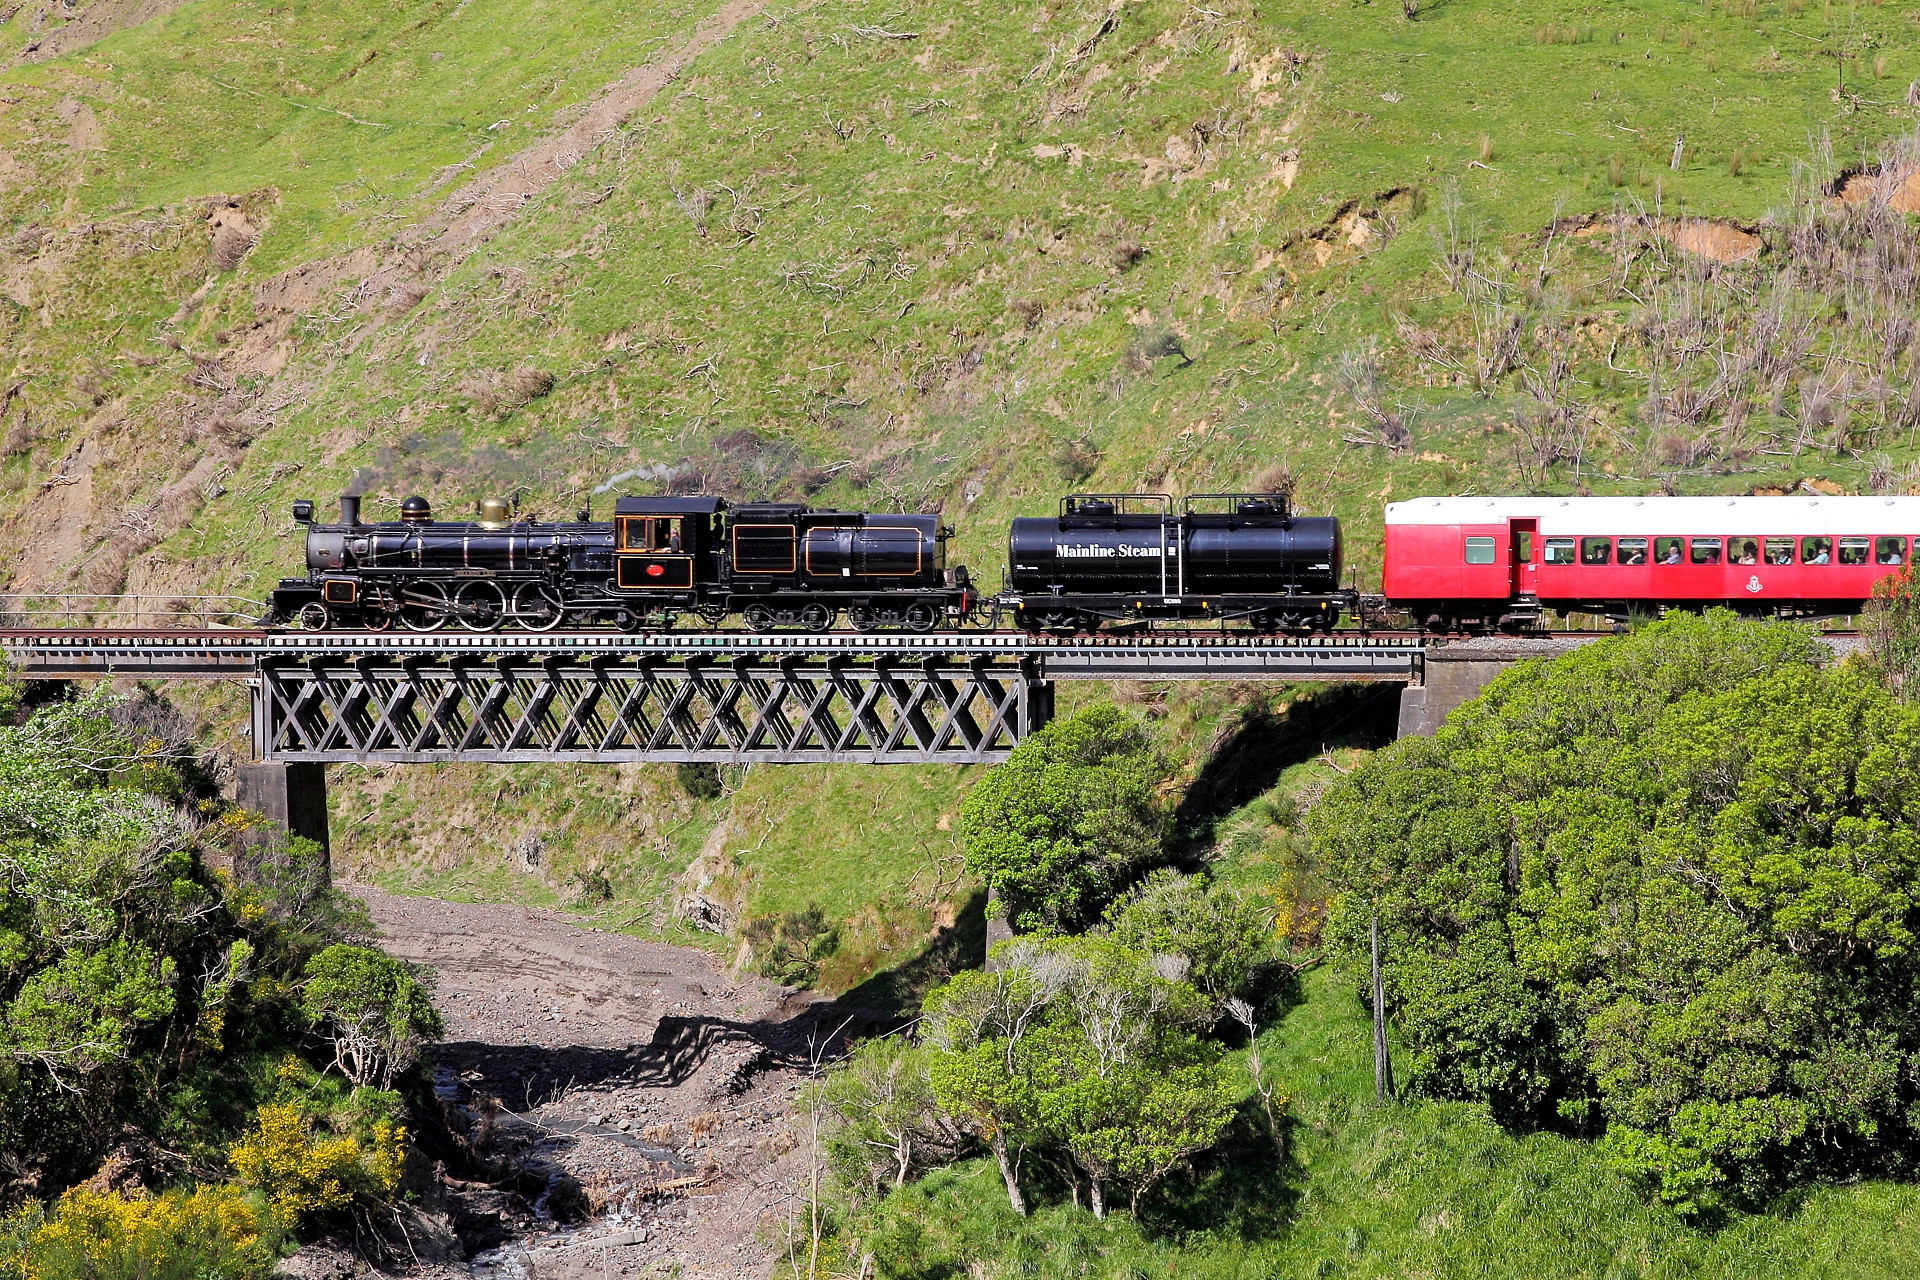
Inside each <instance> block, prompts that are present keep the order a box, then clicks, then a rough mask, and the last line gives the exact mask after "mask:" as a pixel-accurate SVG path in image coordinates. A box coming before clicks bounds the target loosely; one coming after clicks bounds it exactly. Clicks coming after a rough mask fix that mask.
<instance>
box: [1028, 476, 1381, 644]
mask: <svg viewBox="0 0 1920 1280" xmlns="http://www.w3.org/2000/svg"><path fill="white" fill-rule="evenodd" d="M1007 563H1008V576H1007V586H1008V589H1007V591H1006V593H1005V594H1004V595H1003V596H1002V599H1001V603H1002V604H1003V605H1005V606H1008V607H1010V608H1011V609H1012V610H1013V614H1014V617H1015V618H1016V619H1017V621H1018V622H1019V624H1020V626H1021V627H1023V628H1024V629H1026V630H1028V631H1060V632H1074V631H1093V630H1097V629H1099V627H1100V626H1101V624H1102V623H1104V622H1108V621H1114V620H1137V619H1149V618H1177V619H1205V620H1215V621H1227V620H1242V621H1244V622H1246V623H1247V624H1248V625H1249V627H1250V628H1251V629H1252V630H1255V631H1292V630H1307V629H1330V628H1331V627H1332V626H1333V625H1334V623H1335V622H1336V621H1338V619H1339V617H1340V615H1341V614H1342V613H1343V612H1349V611H1355V610H1357V608H1358V605H1359V599H1358V596H1357V594H1356V593H1355V592H1354V591H1352V590H1349V589H1343V588H1342V587H1341V586H1340V522H1339V521H1338V520H1335V519H1332V518H1329V517H1322V516H1295V515H1294V514H1293V513H1292V510H1291V508H1290V505H1289V501H1288V496H1287V495H1286V494H1284V493H1211V494H1194V495H1191V496H1189V497H1187V498H1184V499H1182V500H1181V501H1180V503H1179V505H1178V507H1176V506H1175V504H1174V502H1173V500H1172V499H1171V498H1169V497H1167V496H1165V495H1163V494H1094V493H1086V494H1073V495H1070V496H1068V497H1067V498H1065V499H1063V500H1062V501H1061V504H1060V513H1059V515H1057V516H1052V517H1026V518H1021V519H1017V520H1015V521H1014V522H1013V526H1012V528H1011V530H1010V531H1009V533H1008V538H1007Z"/></svg>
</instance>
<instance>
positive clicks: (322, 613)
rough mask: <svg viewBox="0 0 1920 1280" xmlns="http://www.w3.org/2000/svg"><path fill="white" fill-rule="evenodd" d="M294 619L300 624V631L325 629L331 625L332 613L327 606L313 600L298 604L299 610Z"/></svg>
mask: <svg viewBox="0 0 1920 1280" xmlns="http://www.w3.org/2000/svg"><path fill="white" fill-rule="evenodd" d="M294 620H295V621H296V622H298V623H299V624H300V629H301V630H302V631H325V630H326V629H327V628H328V627H330V626H332V625H333V614H332V613H331V612H330V611H329V610H328V609H327V606H325V605H323V604H321V603H320V602H319V601H318V600H313V601H309V602H308V603H306V604H303V605H301V606H300V612H299V613H298V614H297V615H295V618H294Z"/></svg>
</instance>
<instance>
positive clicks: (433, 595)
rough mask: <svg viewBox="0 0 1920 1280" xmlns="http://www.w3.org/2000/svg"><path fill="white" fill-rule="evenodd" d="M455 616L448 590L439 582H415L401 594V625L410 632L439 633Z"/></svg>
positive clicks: (404, 588)
mask: <svg viewBox="0 0 1920 1280" xmlns="http://www.w3.org/2000/svg"><path fill="white" fill-rule="evenodd" d="M452 616H453V602H452V601H450V600H448V599H447V589H446V588H445V587H443V586H441V585H440V584H439V583H437V582H414V583H409V584H408V585H407V586H405V587H403V588H402V589H401V592H400V625H401V626H403V627H405V628H406V629H407V630H409V631H438V630H439V629H440V628H441V627H444V626H446V625H447V619H448V618H450V617H452Z"/></svg>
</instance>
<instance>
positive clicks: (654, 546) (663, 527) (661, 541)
mask: <svg viewBox="0 0 1920 1280" xmlns="http://www.w3.org/2000/svg"><path fill="white" fill-rule="evenodd" d="M680 547H681V543H680V522H679V521H678V520H655V521H654V522H653V537H652V542H651V544H650V549H651V550H654V551H668V552H678V551H679V550H680Z"/></svg>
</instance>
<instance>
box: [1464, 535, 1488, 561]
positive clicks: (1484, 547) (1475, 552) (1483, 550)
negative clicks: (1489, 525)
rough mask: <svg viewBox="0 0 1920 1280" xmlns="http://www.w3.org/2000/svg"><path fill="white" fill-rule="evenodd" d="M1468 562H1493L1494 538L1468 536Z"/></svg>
mask: <svg viewBox="0 0 1920 1280" xmlns="http://www.w3.org/2000/svg"><path fill="white" fill-rule="evenodd" d="M1467 563H1468V564H1492V563H1493V539H1492V538H1468V539H1467Z"/></svg>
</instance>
